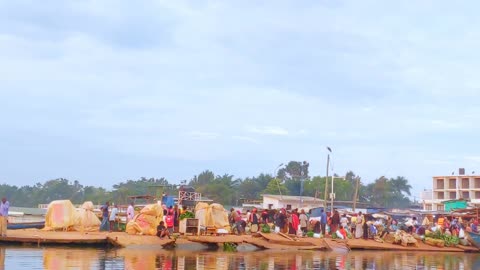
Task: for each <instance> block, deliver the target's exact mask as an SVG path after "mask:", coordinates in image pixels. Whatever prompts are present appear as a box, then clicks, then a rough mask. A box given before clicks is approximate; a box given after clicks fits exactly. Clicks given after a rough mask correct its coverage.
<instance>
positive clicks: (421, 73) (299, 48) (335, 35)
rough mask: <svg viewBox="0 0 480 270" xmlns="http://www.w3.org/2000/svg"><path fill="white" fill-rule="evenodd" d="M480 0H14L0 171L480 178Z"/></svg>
mask: <svg viewBox="0 0 480 270" xmlns="http://www.w3.org/2000/svg"><path fill="white" fill-rule="evenodd" d="M399 2H401V3H399ZM477 8H478V4H477V3H476V2H474V1H471V2H463V4H461V3H452V2H451V1H415V3H412V2H410V1H353V0H352V1H328V0H324V1H300V2H299V1H261V3H260V2H257V3H254V2H248V1H247V2H245V1H153V0H151V1H140V2H139V1H133V2H132V1H113V0H112V1H107V0H105V1H93V0H91V1H3V0H0V103H1V106H0V124H1V125H0V151H1V153H2V155H0V162H1V164H3V165H2V166H1V170H0V182H3V183H7V184H16V185H32V184H34V183H36V182H44V181H46V180H48V179H53V178H58V177H64V178H68V179H72V180H79V181H80V182H81V183H83V184H87V185H99V186H104V187H111V186H112V184H114V183H117V182H119V181H123V180H125V179H137V178H139V177H141V176H146V177H162V176H164V177H167V179H168V180H169V181H170V182H173V183H178V182H179V181H180V180H182V179H190V178H191V177H192V176H193V175H195V174H198V173H199V172H201V171H202V170H204V169H210V170H213V171H214V172H215V173H216V174H223V173H230V174H234V175H235V176H238V177H246V176H254V175H258V174H259V173H261V172H265V173H272V172H273V170H274V169H275V167H276V166H277V165H278V164H279V163H282V162H287V161H289V160H299V161H303V160H307V161H309V162H310V164H311V165H310V167H311V172H312V174H314V175H324V174H325V163H326V155H327V153H326V149H325V147H326V146H330V147H331V148H332V149H333V152H334V156H333V160H334V162H333V163H334V168H333V170H334V172H335V173H337V174H340V175H341V174H344V173H345V172H346V171H347V170H353V171H354V172H355V173H357V174H359V175H360V176H362V180H363V181H364V182H366V183H369V182H372V181H373V180H374V179H375V178H377V177H379V176H382V175H385V176H388V177H395V176H397V175H402V176H405V177H406V178H407V179H409V180H410V182H411V184H412V185H413V186H414V190H415V192H416V193H418V192H419V191H420V190H422V189H423V188H430V187H431V176H433V175H442V174H451V172H452V171H454V170H456V169H457V168H459V167H465V168H466V169H467V172H470V171H474V170H476V171H478V172H479V173H480V168H479V166H478V163H479V162H480V154H479V144H478V142H477V138H478V135H477V133H478V131H479V126H478V123H479V122H480V121H479V120H480V119H479V118H480V113H479V110H480V106H479V105H480V104H479V103H480V101H479V100H480V99H479V98H480V90H479V89H480V79H479V76H478V74H477V73H478V68H479V62H480V61H478V59H477V58H478V57H479V54H478V52H477V51H478V48H479V45H480V44H479V43H480V33H479V32H478V29H479V26H480V25H479V21H478V18H477V14H476V10H478V9H477Z"/></svg>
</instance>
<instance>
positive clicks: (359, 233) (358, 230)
mask: <svg viewBox="0 0 480 270" xmlns="http://www.w3.org/2000/svg"><path fill="white" fill-rule="evenodd" d="M363 218H364V217H363V215H362V212H358V216H357V221H356V226H355V238H357V239H358V238H362V237H363Z"/></svg>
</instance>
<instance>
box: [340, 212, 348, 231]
mask: <svg viewBox="0 0 480 270" xmlns="http://www.w3.org/2000/svg"><path fill="white" fill-rule="evenodd" d="M340 224H341V225H342V227H343V228H345V229H346V230H348V218H347V215H346V214H343V215H342V218H340Z"/></svg>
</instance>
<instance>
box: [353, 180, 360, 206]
mask: <svg viewBox="0 0 480 270" xmlns="http://www.w3.org/2000/svg"><path fill="white" fill-rule="evenodd" d="M355 180H356V182H355V194H354V195H353V212H355V208H356V207H357V197H358V186H359V184H360V177H358V176H357V177H355Z"/></svg>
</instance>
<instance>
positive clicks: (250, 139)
mask: <svg viewBox="0 0 480 270" xmlns="http://www.w3.org/2000/svg"><path fill="white" fill-rule="evenodd" d="M232 139H234V140H238V141H244V142H249V143H255V144H259V143H260V142H259V141H258V140H257V139H255V138H252V137H248V136H237V135H234V136H232Z"/></svg>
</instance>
